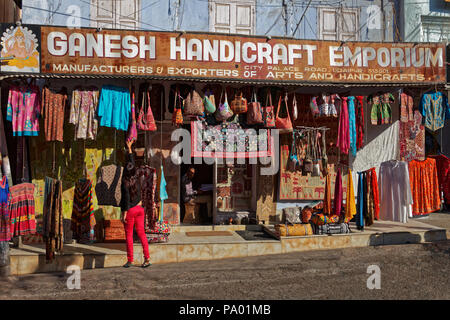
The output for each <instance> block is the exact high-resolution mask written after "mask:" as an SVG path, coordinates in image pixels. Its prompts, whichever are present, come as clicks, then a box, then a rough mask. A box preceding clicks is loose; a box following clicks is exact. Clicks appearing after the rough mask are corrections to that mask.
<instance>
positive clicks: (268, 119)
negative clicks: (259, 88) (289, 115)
mask: <svg viewBox="0 0 450 320" xmlns="http://www.w3.org/2000/svg"><path fill="white" fill-rule="evenodd" d="M269 101H270V102H269ZM268 102H269V104H267V103H268ZM262 109H263V120H264V127H266V128H275V112H274V107H273V104H272V95H271V94H270V91H269V92H267V96H266V106H265V107H263V108H262Z"/></svg>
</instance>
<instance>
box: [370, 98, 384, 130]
mask: <svg viewBox="0 0 450 320" xmlns="http://www.w3.org/2000/svg"><path fill="white" fill-rule="evenodd" d="M367 103H368V104H369V105H371V109H370V121H371V123H372V125H374V126H375V125H377V124H382V123H381V118H382V117H381V101H380V97H379V96H369V97H368V98H367Z"/></svg>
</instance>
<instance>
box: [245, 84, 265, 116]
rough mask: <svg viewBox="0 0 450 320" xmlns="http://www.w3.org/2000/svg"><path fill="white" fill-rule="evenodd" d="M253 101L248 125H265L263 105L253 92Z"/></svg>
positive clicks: (248, 114) (248, 113)
mask: <svg viewBox="0 0 450 320" xmlns="http://www.w3.org/2000/svg"><path fill="white" fill-rule="evenodd" d="M252 99H253V101H252V102H250V103H249V105H248V112H247V124H263V123H264V120H263V113H262V110H261V104H260V103H259V102H258V101H257V97H256V92H255V91H253V95H252Z"/></svg>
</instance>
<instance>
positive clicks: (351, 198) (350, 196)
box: [345, 169, 356, 223]
mask: <svg viewBox="0 0 450 320" xmlns="http://www.w3.org/2000/svg"><path fill="white" fill-rule="evenodd" d="M347 177H348V178H347V200H346V206H345V222H347V223H348V222H349V221H350V220H352V219H353V217H354V216H355V214H356V203H355V191H354V190H353V178H352V170H350V169H349V170H348V176H347Z"/></svg>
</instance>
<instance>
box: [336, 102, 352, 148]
mask: <svg viewBox="0 0 450 320" xmlns="http://www.w3.org/2000/svg"><path fill="white" fill-rule="evenodd" d="M340 112H341V113H340V116H339V127H338V136H337V147H338V148H339V149H340V150H341V152H342V153H344V154H348V150H349V149H350V131H349V117H348V106H347V97H343V98H342V104H341V111H340Z"/></svg>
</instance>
